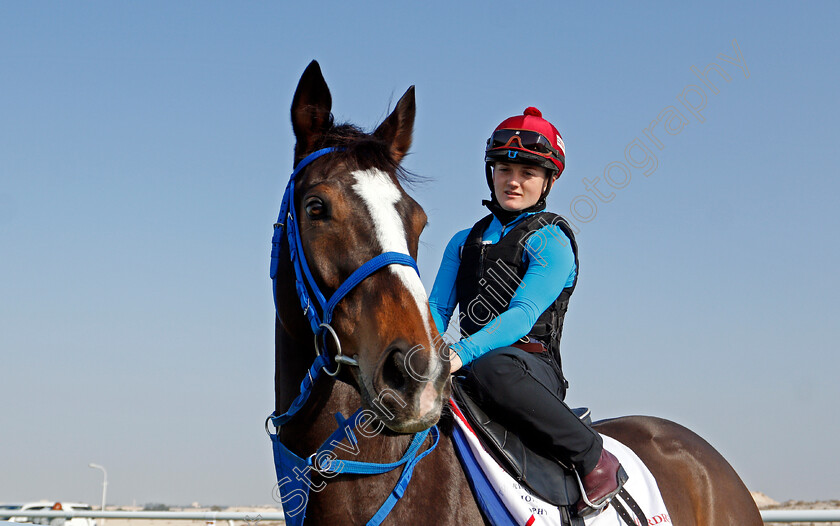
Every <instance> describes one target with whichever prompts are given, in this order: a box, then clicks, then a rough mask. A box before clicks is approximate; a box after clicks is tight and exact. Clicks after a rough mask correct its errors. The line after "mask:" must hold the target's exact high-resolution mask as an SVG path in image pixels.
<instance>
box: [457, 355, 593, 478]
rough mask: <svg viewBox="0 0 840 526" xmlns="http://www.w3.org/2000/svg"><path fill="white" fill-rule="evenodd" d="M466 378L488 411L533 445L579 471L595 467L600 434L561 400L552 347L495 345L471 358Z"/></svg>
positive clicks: (560, 381)
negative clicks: (532, 350) (540, 349)
mask: <svg viewBox="0 0 840 526" xmlns="http://www.w3.org/2000/svg"><path fill="white" fill-rule="evenodd" d="M467 381H468V383H469V385H470V388H471V390H472V392H473V395H474V396H475V397H476V400H477V401H478V403H479V404H480V405H481V407H482V409H484V410H485V411H486V412H487V414H488V416H490V417H491V418H493V419H494V420H495V421H497V422H499V423H500V424H502V425H504V426H505V427H507V428H508V429H509V430H510V431H512V432H514V433H516V434H517V435H518V436H519V438H520V439H521V440H522V441H523V442H524V443H526V444H527V445H528V446H529V447H530V448H531V449H533V450H535V451H538V452H541V453H543V454H544V455H547V456H550V457H553V458H556V459H558V460H559V461H561V462H563V463H564V464H566V465H568V464H569V463H571V465H573V466H574V467H575V468H576V469H577V470H578V472H579V473H581V475H584V474H587V473H589V472H590V471H592V470H593V469H594V468H595V465H596V464H597V463H598V459H599V458H600V456H601V450H602V448H603V440H602V439H601V436H600V435H599V434H598V433H596V432H595V431H594V430H593V429H592V428H591V427H589V426H588V425H586V424H585V423H583V422H582V421H581V420H580V419H579V418H578V417H577V416H576V415H575V414H574V413H573V412H572V410H571V409H569V406H567V405H566V403H565V402H564V401H563V400H564V399H565V397H566V387H565V384H564V381H563V377H562V373H561V372H560V371H559V367H557V366H556V365H555V364H554V363H553V361H552V359H551V355H550V353H548V352H543V353H537V354H534V353H528V352H525V351H523V350H521V349H519V348H516V347H501V348H498V349H494V350H492V351H490V352H488V353H487V354H484V355H482V356H480V357H479V358H477V359H476V360H474V361H473V362H472V363H471V364H470V367H469V372H468V373H467Z"/></svg>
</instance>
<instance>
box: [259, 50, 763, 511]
mask: <svg viewBox="0 0 840 526" xmlns="http://www.w3.org/2000/svg"><path fill="white" fill-rule="evenodd" d="M331 107H332V99H331V95H330V91H329V88H328V87H327V84H326V82H325V80H324V78H323V75H322V73H321V69H320V67H319V65H318V63H317V62H315V61H313V62H312V63H310V64H309V66H308V67H307V68H306V70H305V71H304V73H303V75H302V77H301V79H300V81H299V83H298V87H297V90H296V92H295V95H294V99H293V102H292V108H291V113H292V127H293V129H294V133H295V138H296V144H295V148H294V159H295V164H296V165H298V164H299V163H301V161H302V160H306V161H307V163H305V164H308V165H307V166H306V167H305V168H303V169H302V170H301V171H300V173H297V172H296V173H297V181H296V184H295V186H294V187H293V192H292V194H293V195H292V196H291V200H292V203H291V204H292V205H293V206H294V207H295V209H296V210H298V211H300V213H299V215H297V216H296V217H297V228H298V231H299V244H300V246H299V247H298V248H299V249H301V250H302V254H300V256H301V257H302V258H303V260H304V261H305V262H307V263H308V266H309V269H310V271H311V279H312V280H313V282H314V283H315V285H316V287H317V288H318V289H320V291H321V292H322V293H323V295H324V296H325V297H329V296H330V295H331V294H334V293H335V291H337V290H339V289H340V288H342V283H344V282H345V280H347V279H348V277H350V276H351V275H353V274H354V271H356V270H357V269H359V267H361V266H363V265H364V264H365V262H368V261H369V260H371V259H372V258H375V257H376V256H377V255H379V254H382V253H383V252H392V253H393V252H397V253H402V254H409V255H410V256H411V258H414V259H416V257H417V247H418V242H419V238H420V234H421V232H422V230H423V228H424V226H425V224H426V220H427V218H426V215H425V213H424V211H423V209H422V208H421V207H420V205H419V204H418V203H417V202H416V201H414V200H413V199H412V198H411V197H410V196H409V195H408V194H407V193H406V192H405V191H404V190H403V188H402V185H401V183H403V182H405V180H406V178H407V177H409V176H407V174H406V172H404V171H403V170H402V169H401V168H400V162H401V161H402V159H403V157H404V156H405V155H406V153H407V152H408V150H409V148H410V146H411V142H412V133H413V126H414V115H415V101H414V87H413V86H412V87H411V88H409V89H408V91H406V93H405V95H403V97H402V98H401V99H400V100H399V102H398V103H397V104H396V106H395V108H394V110H393V112H392V113H391V114H390V115H389V116H388V117H387V118H386V119H385V120H384V121H383V122H382V123H381V124H380V125H379V126H378V128H376V130H375V131H374V132H373V133H370V134H368V133H364V132H362V131H361V130H360V129H359V128H357V127H355V126H352V125H349V124H336V123H334V122H333V117H332V114H331ZM323 148H332V150H329V152H330V153H329V154H328V155H322V156H320V157H318V158H316V159H314V160H311V161H310V159H312V156H311V155H310V154H312V153H313V152H317V151H319V150H320V149H323ZM305 158H306V159H305ZM293 175H294V174H293ZM293 178H294V177H293ZM284 220H285V218H281V220H279V221H281V223H280V224H281V226H282V221H284ZM275 227H277V225H275ZM290 244H291V242H290V241H288V240H284V239H281V240H280V241H279V242H278V243H277V244H276V245H277V246H276V249H277V251H278V254H277V256H278V257H277V259H276V261H277V262H276V263H275V267H273V277H274V278H275V279H274V289H275V290H274V293H275V303H276V308H277V318H276V320H275V360H276V365H275V414H276V415H280V414H281V413H283V412H285V411H288V410H289V408H290V407H291V406H294V405H295V401H296V398H297V397H298V395H299V393H300V388H299V385H300V384H301V381H302V380H304V382H305V380H306V378H307V375H309V379H310V380H312V376H311V375H312V372H311V370H310V366H311V365H312V363H313V360H314V359H315V357H316V355H318V353H319V352H321V353H326V355H327V356H332V357H334V358H335V362H338V361H339V359H338V358H339V355H341V362H342V363H344V364H345V367H344V369H343V370H340V371H330V374H332V373H333V372H335V373H336V374H335V376H334V377H333V376H326V375H322V376H320V377H318V378H317V379H316V380H315V381H312V382H311V384H312V385H311V391H310V392H309V393H308V394H309V398H308V400H306V402H305V403H302V404H297V405H299V406H300V407H299V410H297V409H296V413H295V414H294V416H293V417H291V418H290V419H289V420H288V421H286V422H284V423H283V424H282V425H281V426H280V427H278V431H277V434H276V440H279V441H280V442H282V443H283V444H284V445H285V446H286V447H287V448H288V449H289V450H291V451H292V452H293V453H294V454H296V455H298V456H300V457H301V458H307V456H310V455H312V454H313V452H315V451H316V450H317V449H318V448H319V446H320V445H321V444H323V443H324V442H325V441H326V440H327V439H328V438H329V437H330V436H331V434H332V433H333V431H334V430H335V429H336V417H335V416H334V415H336V414H337V413H340V414H341V415H343V416H344V417H347V416H348V415H350V414H351V413H353V412H354V411H356V410H357V409H359V408H360V407H362V408H364V409H365V410H366V411H368V412H369V413H370V414H371V415H374V418H373V420H375V419H378V420H379V421H380V422H381V424H384V426H382V425H380V426H379V428H378V429H377V430H378V431H379V432H377V433H370V434H365V435H364V438H360V439H358V443H357V444H356V445H354V448H355V451H353V455H348V454H346V453H345V452H342V454H341V458H348V459H352V460H355V461H364V462H386V463H387V462H394V461H395V460H397V459H399V458H400V457H401V456H402V455H403V454H404V453H405V451H406V448H408V447H409V444H410V443H411V442H412V436H413V435H412V434H413V433H416V432H418V431H422V430H424V429H427V428H429V427H430V426H432V425H433V424H436V423H439V427H440V435H439V442H437V447H436V448H435V449H434V450H433V451H431V453H430V454H428V456H426V457H425V458H423V459H422V461H420V462H419V463H417V465H416V467H415V469H414V474H413V478H412V479H411V481H410V483H409V484H408V486H407V487H406V488H405V492H404V494H403V495H402V498H401V499H400V500H399V501H398V502H397V503H396V505H395V506H394V508H393V509H392V510H391V512H390V514H388V516H387V517H386V518H385V522H384V523H385V524H399V525H402V524H419V523H421V522H424V521H425V522H428V523H430V524H446V525H449V524H459V525H481V524H485V520H484V518H483V517H482V513H481V511H480V509H479V506H478V504H477V503H476V501H475V498H474V496H473V494H472V492H471V490H470V486H469V484H468V481H467V479H466V477H465V475H464V472H463V471H462V469H461V466H460V463H459V460H458V457H457V456H456V453H455V449H454V445H453V440H452V426H453V423H452V418H451V414H450V413H449V411H450V409H449V407H448V400H449V394H450V384H449V364H448V362H446V361H445V359H442V358H441V356H440V355H439V354H440V353H438V352H436V345H435V343H436V342H439V341H440V338H439V334H438V332H437V330H436V329H435V325H434V323H433V321H432V318H431V314H430V310H429V306H428V299H427V296H426V293H425V291H424V289H423V286H422V283H421V282H420V279H419V277H418V276H417V274H416V273H415V272H414V270H413V269H411V268H409V267H408V266H405V265H404V264H402V265H390V266H384V267H382V268H379V269H378V270H376V271H374V272H372V273H370V274H369V275H368V276H367V277H365V278H364V279H362V280H361V281H359V282H358V283H357V284H356V286H355V287H353V288H352V290H349V292H348V291H346V290H345V291H343V292H342V294H343V293H344V292H346V295H344V296H343V299H341V300H340V301H339V302H338V303H337V304H334V305H333V307H334V315H333V316H332V321H331V332H332V337H330V338H327V342H326V343H322V345H320V346H319V345H318V344H317V342H316V341H315V340H314V339H313V332H315V329H313V327H315V328H317V327H318V326H317V324H316V325H314V326H313V325H312V323H311V319H308V318H307V315H306V313H309V315H310V316H311V314H312V313H311V312H310V311H309V309H310V308H316V307H315V306H313V305H309V303H308V300H307V304H306V305H301V300H300V291H299V290H297V287H299V285H300V283H299V282H300V276H299V272H298V275H297V279H296V269H295V267H294V264H293V263H292V262H291V261H290V257H289V256H290V252H294V248H293V249H291V250H290ZM296 283H297V285H296ZM311 292H312V291H310V293H311ZM338 345H340V349H339V348H338ZM383 393H390V394H391V395H393V396H391V397H384V399H383V397H382V396H381V395H382V394H383ZM594 427H595V429H597V430H598V431H599V432H601V433H603V434H605V435H609V436H611V437H613V438H615V439H617V440H618V441H620V442H622V443H624V444H625V445H627V446H628V447H630V448H631V449H632V450H633V451H634V452H635V453H636V454H637V455H638V456H639V457H640V458H641V459H642V460H643V461H644V462H645V464H647V466H648V468H649V469H650V470H651V472H652V473H653V475H654V477H655V478H656V480H657V483H658V485H659V488H660V490H661V492H662V497H663V500H664V502H665V504H666V506H667V508H668V511H669V513H670V516H671V521H672V522H673V523H674V524H676V525H678V526H701V525H703V526H706V525H716V526H723V525H732V526H760V525H761V524H762V521H761V517H760V515H759V512H758V510H757V508H756V505H755V504H754V502H753V499H752V498H751V496H750V493H749V491H748V490H747V488H746V487H745V486H744V484H743V482H742V481H741V479H740V478H739V477H738V475H737V474H736V473H735V471H734V470H733V469H732V467H731V466H730V465H729V463H728V462H727V461H726V460H725V459H724V458H723V457H722V456H721V455H720V454H719V453H718V452H717V451H716V450H715V449H714V448H713V447H712V446H710V445H709V444H708V443H707V442H706V441H705V440H703V439H702V438H700V437H699V436H698V435H697V434H695V433H693V432H692V431H690V430H688V429H686V428H685V427H682V426H680V425H678V424H676V423H673V422H670V421H667V420H663V419H659V418H653V417H645V416H628V417H621V418H615V419H611V420H606V421H602V422H598V423H596V424H595V425H594ZM431 442H432V438H431V437H429V436H426V437H425V439H424V443H423V447H424V448H427V449H428V448H431V447H432V445H431ZM309 476H310V477H311V480H308V481H307V482H308V483H309V485H310V487H311V488H312V491H311V492H310V493H309V495H308V497H307V498H305V499H304V502H303V505H304V506H305V513H306V523H307V524H316V525H320V524H329V525H333V524H338V525H344V524H365V523H367V522H368V520H369V519H370V518H371V517H372V516H373V515H374V514H375V513H376V512H377V510H378V509H379V507H380V506H381V505H382V503H383V501H385V500H386V498H388V497H389V495H390V494H391V493H392V491H395V490H394V487H395V484H396V483H397V482H398V479H399V477H400V473H399V470H394V471H390V472H385V473H382V474H375V475H358V474H353V475H347V474H341V475H339V476H335V477H332V476H331V477H329V478H328V477H327V476H326V474H324V475H323V476H320V477H319V473H317V472H313V473H311V474H309ZM281 498H283V496H282V494H281Z"/></svg>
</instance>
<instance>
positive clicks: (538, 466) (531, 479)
mask: <svg viewBox="0 0 840 526" xmlns="http://www.w3.org/2000/svg"><path fill="white" fill-rule="evenodd" d="M452 395H453V397H454V398H455V401H456V402H457V403H458V406H459V407H460V408H461V412H463V413H464V416H465V417H466V418H467V420H469V423H470V425H471V426H472V427H473V429H474V430H475V432H476V435H477V436H478V438H479V440H480V441H481V444H482V445H483V446H484V449H485V450H487V452H488V453H490V455H491V456H492V457H493V458H494V459H495V460H496V462H498V463H499V465H501V466H502V467H503V468H504V469H505V471H507V472H508V473H510V475H511V476H513V478H515V479H516V481H517V482H519V483H520V484H522V485H523V486H525V487H526V488H528V489H529V490H531V491H532V492H533V493H534V494H535V495H537V496H538V497H540V498H541V499H543V500H545V501H547V502H549V503H551V504H554V505H555V506H570V505H572V504H574V503H576V502H577V501H578V500H580V489H579V487H578V484H577V479H576V477H575V474H574V472H572V471H569V470H566V469H565V468H564V467H563V466H562V465H561V464H560V463H559V462H558V461H557V460H554V459H551V458H548V457H545V456H543V455H541V454H539V453H537V452H535V451H533V450H532V449H530V448H529V447H528V446H526V445H525V444H523V443H522V441H521V440H520V439H519V437H518V436H516V434H514V433H512V432H510V431H509V430H507V429H505V428H504V427H503V426H502V425H501V424H499V423H498V422H494V421H493V420H492V419H491V418H490V417H489V416H488V415H487V413H485V412H484V411H483V410H482V409H481V408H480V407H479V406H478V404H477V403H476V402H475V401H473V399H472V398H471V396H470V395H469V392H468V390H467V389H466V387H465V386H464V384H463V383H462V380H461V379H460V378H458V377H453V379H452Z"/></svg>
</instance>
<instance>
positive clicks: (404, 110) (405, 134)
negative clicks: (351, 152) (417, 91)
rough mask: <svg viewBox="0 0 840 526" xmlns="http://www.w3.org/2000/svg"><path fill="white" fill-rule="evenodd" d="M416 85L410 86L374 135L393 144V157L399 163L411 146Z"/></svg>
mask: <svg viewBox="0 0 840 526" xmlns="http://www.w3.org/2000/svg"><path fill="white" fill-rule="evenodd" d="M414 112H415V105H414V86H411V87H410V88H408V90H407V91H406V92H405V95H403V96H402V98H401V99H400V101H399V102H397V107H396V108H394V111H393V112H391V115H389V116H388V118H387V119H385V120H384V121H383V122H382V124H380V125H379V127H378V128H376V131H375V132H373V135H374V136H375V137H377V138H379V139H382V140H383V141H385V142H386V143H387V144H389V145H390V146H391V158H392V159H394V162H396V163H399V162H400V161H402V158H403V157H405V154H406V153H408V149H409V148H411V134H412V132H413V131H414Z"/></svg>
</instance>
